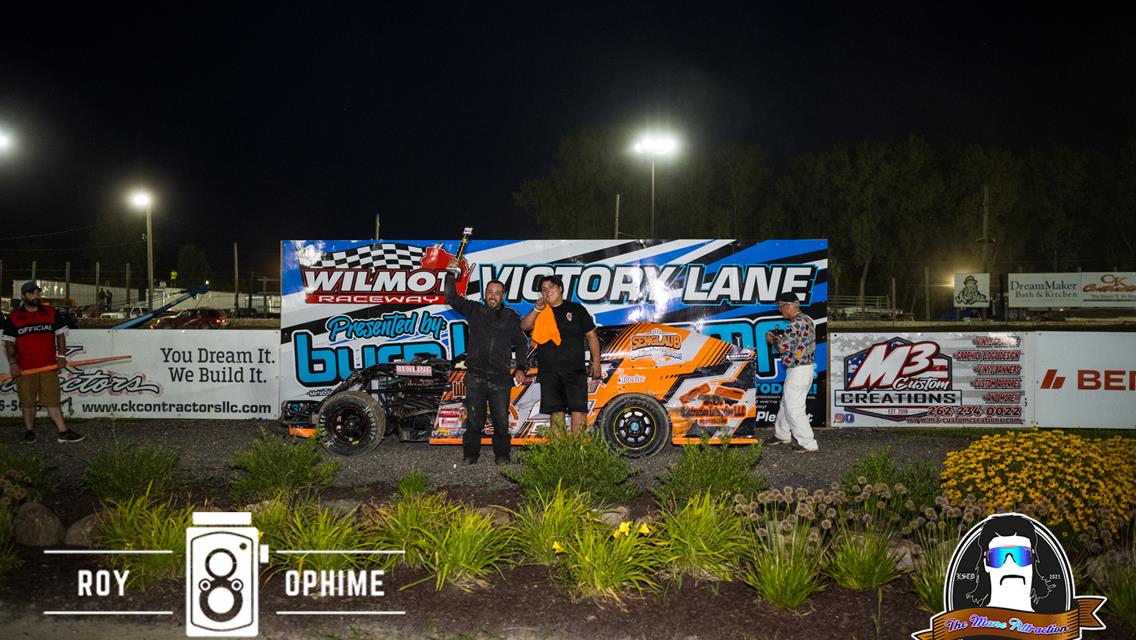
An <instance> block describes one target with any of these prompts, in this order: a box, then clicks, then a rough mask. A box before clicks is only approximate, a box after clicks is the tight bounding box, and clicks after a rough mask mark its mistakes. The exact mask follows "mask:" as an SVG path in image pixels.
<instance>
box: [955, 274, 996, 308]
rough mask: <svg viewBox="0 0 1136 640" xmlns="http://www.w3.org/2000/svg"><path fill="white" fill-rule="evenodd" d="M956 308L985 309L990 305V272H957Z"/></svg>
mask: <svg viewBox="0 0 1136 640" xmlns="http://www.w3.org/2000/svg"><path fill="white" fill-rule="evenodd" d="M954 301H955V308H956V309H964V308H965V309H985V308H987V307H989V306H990V274H989V273H956V274H955V290H954Z"/></svg>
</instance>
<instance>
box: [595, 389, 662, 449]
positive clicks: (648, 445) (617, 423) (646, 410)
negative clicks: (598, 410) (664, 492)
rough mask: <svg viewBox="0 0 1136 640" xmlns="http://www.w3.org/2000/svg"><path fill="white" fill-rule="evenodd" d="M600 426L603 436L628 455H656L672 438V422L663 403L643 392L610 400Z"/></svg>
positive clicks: (627, 394)
mask: <svg viewBox="0 0 1136 640" xmlns="http://www.w3.org/2000/svg"><path fill="white" fill-rule="evenodd" d="M600 429H601V430H602V431H603V435H604V439H605V440H607V441H608V443H609V444H610V445H611V446H612V447H614V448H615V450H616V451H618V452H619V453H620V454H622V455H625V456H627V457H628V458H646V457H649V456H653V455H655V454H656V453H658V452H659V451H660V450H661V449H662V448H663V447H664V446H666V444H667V443H668V442H670V439H671V421H670V418H668V417H667V412H666V410H665V409H663V405H661V404H659V401H658V400H656V399H654V398H652V397H651V396H648V395H643V394H641V393H626V394H623V395H621V396H618V397H616V398H615V399H614V400H612V401H611V402H609V403H608V404H607V406H606V407H604V410H603V415H602V416H601V417H600Z"/></svg>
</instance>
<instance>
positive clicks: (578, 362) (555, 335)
mask: <svg viewBox="0 0 1136 640" xmlns="http://www.w3.org/2000/svg"><path fill="white" fill-rule="evenodd" d="M538 286H539V287H540V293H541V298H540V300H537V301H536V304H534V305H533V308H532V309H531V310H530V311H529V312H528V313H527V314H525V317H524V318H521V329H523V330H524V331H531V332H532V339H533V342H535V343H537V348H536V360H537V366H538V367H539V369H538V371H537V378H538V380H539V381H540V412H541V413H544V414H548V415H549V417H550V421H551V423H552V424H553V426H554V428H556V429H563V428H564V427H563V425H564V423H565V421H564V414H565V413H568V414H570V415H571V416H572V428H571V433H572V434H573V435H575V434H579V433H581V432H583V430H584V427H585V424H584V421H585V418H587V415H588V376H589V374H590V375H591V377H593V378H596V379H599V378H601V377H602V375H603V372H602V368H601V366H600V341H599V338H598V337H596V323H595V321H594V320H592V314H590V313H588V310H587V309H585V308H584V305H582V304H580V303H578V302H572V301H570V300H565V299H564V283H563V281H561V279H560V276H555V275H549V276H544V277H543V278H541V279H540V282H539V284H538ZM585 343H587V350H588V351H589V352H590V353H591V355H592V364H591V368H590V370H589V369H588V367H587V366H586V364H585V362H584V348H585V346H584V345H585Z"/></svg>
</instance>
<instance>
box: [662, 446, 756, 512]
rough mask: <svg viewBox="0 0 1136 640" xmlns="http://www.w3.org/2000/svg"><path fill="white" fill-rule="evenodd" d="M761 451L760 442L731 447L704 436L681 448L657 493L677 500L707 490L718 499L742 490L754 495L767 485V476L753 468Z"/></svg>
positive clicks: (670, 500)
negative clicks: (710, 441)
mask: <svg viewBox="0 0 1136 640" xmlns="http://www.w3.org/2000/svg"><path fill="white" fill-rule="evenodd" d="M761 453H762V446H761V444H754V445H749V446H745V447H731V446H730V445H729V441H724V442H723V443H722V444H720V445H711V444H710V443H709V442H708V441H707V439H705V438H704V439H703V440H702V442H700V443H699V444H697V445H690V446H686V447H683V448H682V456H681V457H680V458H679V460H678V462H677V463H676V464H674V465H673V466H672V467H671V468H670V469H669V470H668V472H667V473H666V474H665V475H663V477H662V478H660V480H659V486H657V487H656V488H655V489H654V494H655V497H657V498H658V499H659V501H660V502H664V503H667V502H670V503H674V504H682V503H683V502H685V501H687V500H689V499H691V498H694V497H696V496H699V495H701V494H704V493H707V492H708V493H709V494H710V495H711V497H713V498H715V499H717V498H720V497H722V496H723V495H734V494H739V493H740V494H742V495H744V496H747V497H753V496H754V495H756V494H757V492H759V491H761V490H763V489H765V487H766V486H767V483H766V481H765V477H764V476H762V475H761V474H760V473H756V472H754V471H753V467H754V465H756V464H757V463H758V461H759V460H761Z"/></svg>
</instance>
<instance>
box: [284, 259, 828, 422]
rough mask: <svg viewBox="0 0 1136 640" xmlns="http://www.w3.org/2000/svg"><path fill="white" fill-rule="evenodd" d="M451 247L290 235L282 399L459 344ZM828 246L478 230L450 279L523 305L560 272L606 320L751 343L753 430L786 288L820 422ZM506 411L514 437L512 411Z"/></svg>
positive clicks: (774, 399)
mask: <svg viewBox="0 0 1136 640" xmlns="http://www.w3.org/2000/svg"><path fill="white" fill-rule="evenodd" d="M458 245H459V241H457V240H445V241H443V240H406V241H402V240H399V241H395V240H290V241H285V242H284V243H283V247H282V258H283V264H282V266H281V273H282V280H281V287H282V291H281V294H282V303H281V334H280V359H281V362H282V365H283V366H282V368H281V378H280V400H281V402H291V401H301V400H317V401H318V400H320V399H322V398H324V397H326V396H327V395H328V394H329V393H331V391H332V390H333V389H334V388H335V387H336V386H337V385H338V384H339V383H341V382H342V381H344V380H346V379H347V378H348V376H350V375H351V373H352V372H354V371H357V370H359V369H362V368H367V367H370V366H371V365H374V364H381V363H388V362H393V361H400V360H412V359H414V358H415V357H428V358H440V359H444V360H452V359H454V358H457V357H459V356H462V355H464V354H465V352H466V343H467V340H468V339H469V336H468V332H467V326H466V322H465V319H464V318H463V317H462V316H460V315H459V314H457V313H456V312H454V311H453V310H452V309H450V307H449V306H448V305H446V304H445V302H444V300H443V292H444V284H445V278H446V277H447V276H446V272H445V268H446V266H447V264H448V262H449V258H450V256H452V255H454V254H456V252H457V250H458ZM827 250H828V244H827V241H825V240H769V241H763V242H755V241H742V240H725V239H722V240H706V239H702V240H694V239H685V240H479V239H473V240H470V241H469V243H468V245H467V247H466V251H465V254H464V259H465V260H466V261H468V268H466V269H465V270H464V271H463V272H462V274H461V276H460V278H459V279H458V281H457V283H456V285H457V290H458V292H459V293H461V294H464V295H466V296H467V297H468V298H469V299H471V300H481V291H482V289H483V287H484V285H485V283H487V282H488V281H490V280H493V279H496V280H499V281H501V282H502V283H503V284H504V287H505V298H504V302H505V304H507V305H508V306H509V307H511V308H513V309H514V310H516V311H517V312H518V313H520V314H521V315H522V316H523V315H524V314H526V313H527V312H528V311H529V310H530V309H531V308H532V305H533V303H534V302H536V301H537V300H538V299H539V298H540V291H539V289H538V287H537V281H538V280H539V279H540V278H541V277H542V276H544V275H550V274H556V275H559V276H561V278H562V279H563V281H564V286H565V291H564V297H565V299H567V300H573V301H576V302H579V303H581V304H583V305H584V306H585V307H586V308H587V309H588V311H589V312H590V313H591V314H592V316H593V317H594V318H595V321H596V324H597V326H598V327H601V328H602V329H611V330H616V329H619V328H622V327H632V326H634V325H641V324H644V323H655V324H656V325H667V326H673V327H678V328H682V329H685V330H688V331H692V332H696V333H697V334H701V335H703V336H708V337H711V338H716V339H718V340H721V341H722V342H724V343H727V345H732V346H734V347H737V348H738V349H742V350H749V351H751V352H753V354H754V369H753V370H754V375H753V378H754V383H753V385H752V387H751V388H750V389H746V390H739V391H738V393H741V394H744V395H745V396H746V397H747V398H748V399H747V400H745V402H747V403H752V409H751V413H750V415H751V416H752V417H749V418H746V420H747V421H748V422H749V423H750V425H751V426H750V427H749V428H747V430H750V431H751V429H752V425H753V424H756V425H757V426H769V425H771V424H772V422H773V420H774V418H775V416H776V413H777V409H778V404H779V401H780V394H781V383H782V381H783V380H784V370H783V367H782V366H781V365H779V364H778V362H777V360H776V358H775V357H774V354H773V352H772V349H771V348H770V347H769V346H768V345H767V344H766V342H765V333H766V332H767V331H769V330H770V329H773V328H777V327H782V328H783V327H784V326H785V325H786V324H787V321H786V320H785V319H784V318H782V317H781V316H780V314H779V313H778V311H777V305H776V300H775V299H776V297H777V295H778V294H779V293H784V292H792V293H794V294H797V295H798V297H799V298H801V300H802V303H801V309H802V310H803V311H804V312H805V313H807V314H808V315H809V316H810V317H812V318H813V319H814V320H815V321H816V325H817V336H818V345H817V353H816V362H817V369H818V371H817V378H816V382H815V383H814V387H813V389H812V391H811V393H810V395H809V401H808V407H807V408H808V412H809V414H810V416H811V419H812V422H813V424H814V425H817V426H821V425H823V424H824V423H825V413H824V409H825V406H824V398H825V390H824V380H825V375H824V371H825V367H826V363H827V346H828V345H827V342H826V323H827V317H826V316H827V312H826V309H827V299H828V254H827ZM644 326H646V325H644ZM651 331H653V332H655V333H660V332H662V329H660V328H654V329H651ZM608 333H613V331H609V332H608ZM624 377H626V378H631V377H633V376H624ZM628 384H630V382H628ZM750 394H752V395H750ZM703 395H705V394H703ZM531 417H536V418H538V420H537V422H539V418H540V417H541V416H526V419H527V418H531ZM511 418H512V419H511V422H513V423H514V424H513V425H512V426H513V433H514V435H515V436H516V435H517V428H518V426H519V425H518V424H516V422H517V420H518V416H516V415H513V416H511ZM543 418H544V419H545V421H547V416H543ZM451 421H452V420H451ZM751 433H752V431H751ZM676 435H677V434H676Z"/></svg>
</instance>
